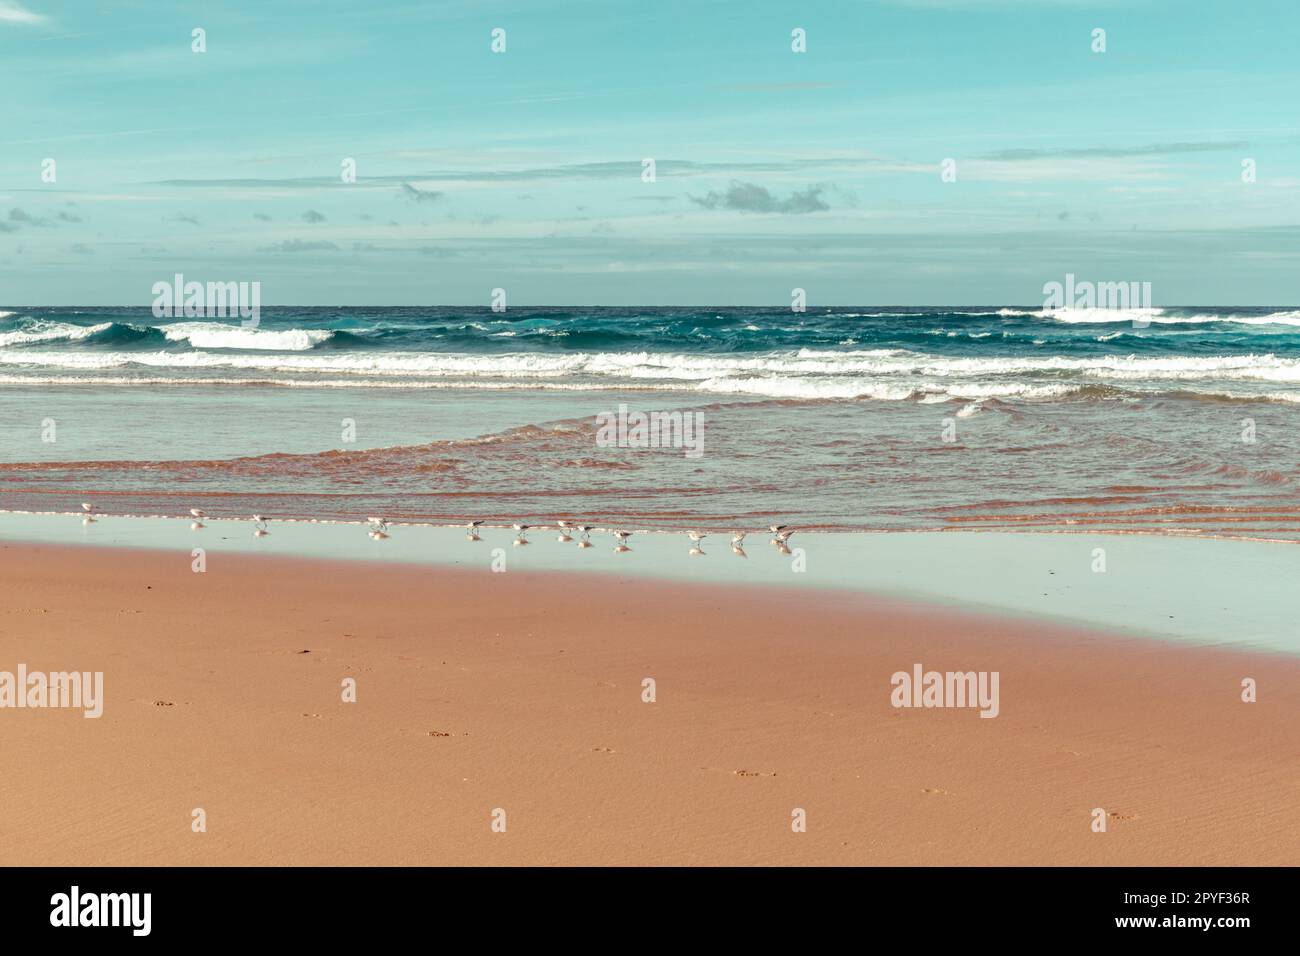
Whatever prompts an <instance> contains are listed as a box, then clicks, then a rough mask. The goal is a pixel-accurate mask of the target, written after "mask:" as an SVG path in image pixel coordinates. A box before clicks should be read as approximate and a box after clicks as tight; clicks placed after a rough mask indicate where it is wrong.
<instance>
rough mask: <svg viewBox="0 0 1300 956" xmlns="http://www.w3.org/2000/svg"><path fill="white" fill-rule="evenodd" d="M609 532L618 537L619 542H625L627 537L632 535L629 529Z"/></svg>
mask: <svg viewBox="0 0 1300 956" xmlns="http://www.w3.org/2000/svg"><path fill="white" fill-rule="evenodd" d="M611 534H613V535H614V537H616V538H618V543H619V544H627V539H628V538H630V537H632V532H631V531H613V532H611Z"/></svg>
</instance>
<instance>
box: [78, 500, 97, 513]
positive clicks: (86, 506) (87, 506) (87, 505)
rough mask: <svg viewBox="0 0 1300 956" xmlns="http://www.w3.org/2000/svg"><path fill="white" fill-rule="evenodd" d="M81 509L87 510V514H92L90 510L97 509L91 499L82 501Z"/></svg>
mask: <svg viewBox="0 0 1300 956" xmlns="http://www.w3.org/2000/svg"><path fill="white" fill-rule="evenodd" d="M81 510H82V511H84V512H86V514H90V512H92V511H94V510H95V506H94V505H92V504H91V503H90V502H89V501H83V502H82V503H81Z"/></svg>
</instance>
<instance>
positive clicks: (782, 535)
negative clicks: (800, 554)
mask: <svg viewBox="0 0 1300 956" xmlns="http://www.w3.org/2000/svg"><path fill="white" fill-rule="evenodd" d="M792 534H794V529H793V528H791V529H789V530H787V531H781V532H778V533H777V536H776V539H775V540H777V541H779V542H780V543H781V544H785V543H786V542H787V541H789V540H790V535H792Z"/></svg>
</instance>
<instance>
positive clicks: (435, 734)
mask: <svg viewBox="0 0 1300 956" xmlns="http://www.w3.org/2000/svg"><path fill="white" fill-rule="evenodd" d="M429 736H430V737H450V736H451V734H449V733H447V731H445V730H431V731H429Z"/></svg>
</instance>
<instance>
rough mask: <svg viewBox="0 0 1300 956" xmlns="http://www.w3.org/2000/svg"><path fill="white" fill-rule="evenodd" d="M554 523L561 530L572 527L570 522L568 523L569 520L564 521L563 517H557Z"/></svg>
mask: <svg viewBox="0 0 1300 956" xmlns="http://www.w3.org/2000/svg"><path fill="white" fill-rule="evenodd" d="M555 525H556V527H558V528H559V529H560V530H561V531H568V530H569V529H570V528H571V527H573V526H572V525H571V524H569V522H567V521H565V520H564V519H563V518H557V519H556V521H555Z"/></svg>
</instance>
